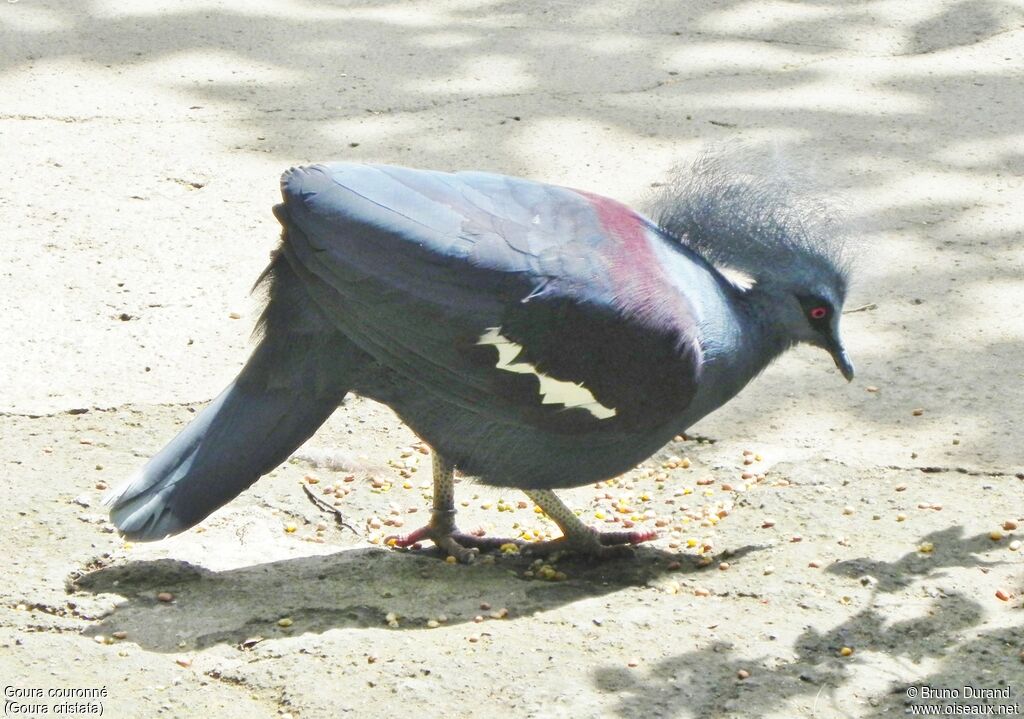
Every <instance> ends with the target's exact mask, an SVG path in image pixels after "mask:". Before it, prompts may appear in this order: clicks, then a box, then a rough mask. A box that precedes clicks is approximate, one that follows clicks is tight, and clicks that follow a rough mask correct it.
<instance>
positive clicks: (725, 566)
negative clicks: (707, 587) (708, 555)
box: [718, 562, 730, 572]
mask: <svg viewBox="0 0 1024 719" xmlns="http://www.w3.org/2000/svg"><path fill="white" fill-rule="evenodd" d="M729 567H730V564H729V563H728V562H721V563H720V564H719V565H718V568H719V569H720V570H722V571H723V572H724V571H726V570H728V569H729Z"/></svg>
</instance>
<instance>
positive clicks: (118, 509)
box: [107, 253, 367, 541]
mask: <svg viewBox="0 0 1024 719" xmlns="http://www.w3.org/2000/svg"><path fill="white" fill-rule="evenodd" d="M264 283H266V285H267V286H268V288H269V292H268V294H269V300H268V302H267V307H266V309H265V310H264V312H263V315H262V316H261V318H260V321H259V324H258V325H257V334H258V335H262V336H261V339H260V341H259V344H258V345H257V347H256V350H255V351H254V352H253V354H252V356H251V357H250V358H249V361H248V362H247V363H246V365H245V367H244V368H243V369H242V371H241V372H240V373H239V374H238V376H237V377H236V378H235V380H234V381H233V382H232V383H231V384H230V385H228V386H227V388H226V389H225V390H224V391H223V392H221V394H220V396H218V397H217V398H216V399H215V400H213V402H211V403H210V404H209V406H207V407H206V408H205V409H204V410H203V411H202V412H200V413H199V415H198V416H197V417H196V418H195V419H194V420H193V421H192V423H191V424H189V425H188V426H187V427H185V429H184V430H182V432H181V433H180V434H179V435H178V436H177V437H175V438H174V439H173V440H172V441H171V443H170V444H168V445H167V446H166V447H164V448H163V449H162V450H161V451H160V452H159V453H158V454H157V455H156V456H155V457H153V458H152V459H151V460H150V461H149V462H148V463H147V464H146V465H145V466H144V467H143V468H142V469H141V470H140V471H139V472H138V473H137V474H135V476H133V477H132V478H131V479H130V480H129V481H128V482H127V483H126V484H125V486H123V487H122V488H120V489H118V490H116V491H115V492H114V493H113V494H112V495H111V496H110V497H109V498H108V500H107V501H108V503H110V504H111V505H112V506H111V511H110V517H111V520H112V521H113V522H114V524H115V525H117V528H118V529H120V530H121V532H123V533H124V534H125V536H127V537H129V538H131V539H137V540H143V541H146V540H155V539H162V538H164V537H166V536H168V535H170V534H176V533H178V532H181V531H184V530H186V529H188V528H189V527H191V526H193V525H195V524H197V523H198V522H200V521H202V520H203V519H205V518H206V517H207V516H208V515H209V514H210V513H211V512H213V511H214V510H216V509H217V508H219V507H221V506H223V505H224V504H226V503H227V502H229V501H230V500H232V499H234V498H235V497H236V496H238V495H239V494H240V493H241V492H242V491H243V490H245V489H246V488H247V487H249V486H250V485H251V484H252V483H253V482H255V481H256V480H257V479H259V478H260V476H262V475H264V474H266V473H267V472H269V471H271V470H272V469H274V468H275V467H276V466H277V465H279V464H280V463H281V462H283V461H284V460H286V459H287V458H288V456H289V455H290V454H291V453H292V452H294V451H295V449H296V448H298V447H299V445H301V444H302V443H303V442H304V441H306V440H307V439H308V438H309V437H310V436H311V435H312V434H313V432H315V431H316V429H317V428H318V427H319V426H320V425H321V424H323V423H324V422H325V421H326V420H327V418H328V417H330V415H331V413H332V412H333V411H334V409H335V408H336V407H337V406H338V404H339V403H340V402H341V400H342V399H343V398H344V396H345V394H346V392H347V391H348V390H349V388H350V387H351V386H352V383H353V381H354V380H355V375H356V373H357V372H358V370H359V368H360V367H361V366H362V365H364V364H365V362H366V361H367V356H366V355H365V354H363V353H362V352H361V351H359V350H358V349H357V348H356V347H355V346H353V345H352V344H351V342H350V341H348V340H347V339H346V338H345V337H344V336H343V335H341V334H339V333H338V332H337V330H336V329H335V328H334V327H333V326H332V325H331V324H330V323H329V322H328V321H327V320H326V319H325V318H324V317H323V315H322V314H321V312H320V310H319V308H317V307H316V306H315V305H314V304H313V301H312V300H311V299H310V297H309V295H308V294H307V293H306V291H305V289H304V288H303V287H302V284H301V283H300V281H299V279H298V278H297V277H296V275H295V273H294V271H293V270H292V269H291V267H290V266H289V265H288V262H287V261H286V259H285V257H284V256H283V254H280V253H278V254H277V256H276V257H275V258H274V260H273V261H272V262H271V264H270V266H269V267H268V268H267V270H266V271H265V272H264V273H263V276H262V277H261V278H260V281H259V282H258V283H257V285H261V284H264Z"/></svg>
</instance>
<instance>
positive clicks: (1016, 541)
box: [1009, 539, 1020, 552]
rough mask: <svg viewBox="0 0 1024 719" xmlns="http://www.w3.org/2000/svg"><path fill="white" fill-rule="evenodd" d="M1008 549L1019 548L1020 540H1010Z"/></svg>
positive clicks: (1013, 550)
mask: <svg viewBox="0 0 1024 719" xmlns="http://www.w3.org/2000/svg"><path fill="white" fill-rule="evenodd" d="M1009 549H1010V551H1011V552H1016V551H1017V550H1018V549H1020V540H1019V539H1015V540H1013V541H1012V542H1010V545H1009Z"/></svg>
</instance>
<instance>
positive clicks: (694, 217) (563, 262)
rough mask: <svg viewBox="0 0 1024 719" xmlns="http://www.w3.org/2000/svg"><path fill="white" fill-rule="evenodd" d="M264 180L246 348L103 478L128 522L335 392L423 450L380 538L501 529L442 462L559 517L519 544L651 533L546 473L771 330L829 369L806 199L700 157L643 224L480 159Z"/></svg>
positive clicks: (834, 291)
mask: <svg viewBox="0 0 1024 719" xmlns="http://www.w3.org/2000/svg"><path fill="white" fill-rule="evenodd" d="M281 189H282V194H283V198H284V201H283V202H282V203H281V204H279V205H277V206H276V207H274V214H275V215H276V216H277V219H278V220H279V221H280V223H281V225H282V226H283V228H284V230H283V232H282V237H281V244H280V247H279V248H278V249H277V250H276V251H275V253H274V256H273V259H272V260H271V262H270V265H269V266H268V267H267V269H266V270H265V271H264V272H263V275H262V276H261V278H260V280H259V281H258V283H257V284H259V285H262V286H264V287H265V289H266V291H267V297H268V300H267V304H266V307H265V309H264V310H263V313H262V315H261V317H260V319H259V322H258V325H257V334H256V336H257V337H258V344H257V346H256V348H255V350H254V352H253V354H252V356H251V357H250V358H249V360H248V362H247V363H246V365H245V366H244V368H243V369H242V371H241V372H240V373H239V375H238V376H237V377H236V378H235V380H234V381H233V382H232V383H231V384H230V385H228V387H227V388H226V389H225V390H224V391H223V392H222V393H221V394H220V395H219V396H218V397H217V398H216V399H214V400H213V401H212V402H211V403H210V405H209V406H207V407H206V408H205V409H204V410H203V411H202V412H201V413H200V414H199V415H198V416H197V417H196V418H195V419H194V420H193V421H192V423H191V424H189V425H188V426H187V427H186V428H185V429H184V430H182V432H181V433H180V434H179V435H178V436H177V437H175V438H174V439H173V440H172V441H171V442H170V444H168V445H167V446H166V447H165V448H164V449H163V450H161V451H160V452H159V453H158V454H157V455H156V456H155V457H153V458H152V459H151V460H150V461H149V463H148V464H146V465H145V466H144V467H143V468H142V469H141V470H140V471H139V472H138V473H137V474H136V475H135V476H134V477H132V478H131V479H130V480H129V481H128V482H127V484H126V485H125V486H124V487H122V488H120V489H119V490H118V491H117V492H115V493H114V494H113V495H111V497H110V502H111V503H112V510H111V517H112V520H113V522H114V524H115V525H116V526H117V527H118V528H119V529H120V530H121V532H123V533H124V535H125V536H127V537H129V538H131V539H138V540H154V539H160V538H162V537H166V536H168V535H171V534H175V533H177V532H181V531H183V530H185V529H188V528H189V527H192V526H193V525H195V524H196V523H198V522H200V521H201V520H203V519H204V518H205V517H206V516H208V515H209V514H210V513H211V512H213V511H214V510H215V509H217V508H218V507H221V506H222V505H224V504H225V503H227V502H228V501H230V500H231V499H233V498H234V497H236V496H237V495H238V494H239V493H240V492H242V491H243V490H244V489H246V488H247V487H249V486H250V485H251V484H252V483H253V482H255V481H256V480H257V479H259V477H260V476H261V475H263V474H266V473H267V472H270V471H271V470H272V469H274V468H275V467H276V466H277V465H278V464H280V463H281V462H283V461H284V460H285V459H287V458H288V456H289V455H290V454H291V453H292V452H293V451H294V450H295V449H296V448H297V447H299V445H300V444H302V443H303V442H304V441H306V440H307V439H308V438H309V437H310V436H311V435H312V434H313V433H314V432H315V431H316V429H317V428H318V427H319V426H320V425H321V424H322V423H323V422H324V421H325V420H326V419H327V418H328V417H329V416H330V415H331V413H332V412H333V411H334V409H335V408H336V407H337V406H338V405H339V404H340V403H341V401H342V399H343V398H344V397H345V395H346V394H347V393H349V392H358V393H359V394H362V395H364V396H366V397H370V398H372V399H375V400H378V401H380V402H383V403H385V404H387V405H389V406H390V407H391V408H392V409H393V410H394V411H395V412H396V413H397V414H398V416H399V417H400V418H401V419H402V420H403V421H404V422H405V423H406V424H407V425H408V426H409V427H410V428H411V429H412V430H413V431H414V432H415V433H416V434H417V435H419V436H420V437H421V438H422V439H423V440H424V441H425V442H426V443H428V444H429V445H430V446H431V447H432V448H433V458H434V463H433V470H434V504H433V513H432V515H431V518H430V521H429V523H428V524H427V525H426V526H424V527H422V528H420V529H418V530H416V531H414V532H412V533H410V534H408V535H406V536H402V537H395V538H392V540H391V543H392V544H397V545H399V546H409V545H411V544H413V543H415V542H417V541H419V540H422V539H430V540H432V541H433V542H434V543H435V544H436V545H438V546H439V547H440V548H442V549H443V550H445V551H447V552H448V553H449V554H450V555H452V556H454V557H456V558H457V559H459V560H460V561H472V560H473V558H474V556H475V555H476V553H477V552H478V551H479V549H481V548H493V547H494V546H496V545H498V544H500V543H502V542H504V541H506V540H501V539H494V538H481V537H475V536H472V535H470V534H468V533H462V532H459V531H458V529H457V528H456V525H455V520H454V515H455V508H454V506H455V505H454V491H453V486H454V485H453V482H454V480H453V470H454V469H455V468H458V469H459V470H461V471H462V472H463V473H465V474H467V475H473V476H475V477H477V478H479V480H480V481H482V482H484V483H486V484H490V485H496V486H500V487H514V488H517V489H521V490H523V491H524V492H525V493H526V494H527V496H529V497H530V498H531V499H532V500H533V501H534V502H535V503H536V504H537V505H538V506H539V507H540V508H541V509H543V511H544V512H546V513H547V514H548V515H549V516H550V517H551V518H552V519H553V520H554V521H555V522H556V523H557V524H558V525H559V527H560V529H561V530H562V532H563V535H564V536H563V537H562V538H561V539H558V540H554V541H552V542H542V543H536V544H535V545H533V546H532V547H531V549H532V551H534V552H537V553H543V552H549V551H554V550H555V549H560V548H564V549H571V550H574V551H579V552H583V553H587V554H591V555H597V556H605V555H608V554H612V553H616V550H622V549H623V548H625V547H628V545H630V544H632V543H637V542H641V541H645V540H647V539H650V538H651V537H652V536H653V533H650V532H598V531H596V530H594V529H592V528H590V527H588V526H587V525H585V524H584V523H583V522H582V521H581V520H580V519H579V518H577V517H576V516H575V514H573V513H572V512H571V511H570V510H569V509H568V508H567V507H566V506H565V505H564V504H563V503H562V502H561V501H560V500H559V499H558V497H556V496H555V494H554V492H553V491H552V490H554V489H557V488H560V487H575V486H579V485H583V484H588V483H593V482H597V481H600V480H605V479H608V478H611V477H615V476H617V475H619V474H622V473H624V472H626V471H628V470H630V469H631V468H633V467H634V466H636V465H637V464H639V463H640V462H642V461H643V460H645V459H647V458H648V457H650V456H651V455H652V454H654V453H655V452H656V451H657V450H658V449H659V448H661V447H662V446H663V445H665V444H666V443H667V442H668V441H670V440H671V439H672V438H673V436H675V435H677V434H679V433H680V432H682V431H683V430H685V429H686V428H688V427H689V426H690V425H692V424H693V423H694V422H696V421H697V420H699V419H700V418H702V417H704V416H705V415H706V414H708V413H709V412H711V411H713V410H715V409H717V408H718V407H721V406H722V405H723V404H724V403H725V402H727V401H728V400H729V399H731V398H732V397H733V396H735V395H736V393H738V392H739V391H740V390H741V389H742V388H743V387H744V386H745V385H746V384H747V383H748V382H749V381H750V380H751V379H752V378H753V377H754V376H756V375H757V374H758V373H759V372H761V371H762V370H763V369H764V368H765V367H766V366H767V365H768V364H769V363H770V362H772V360H774V359H775V358H776V357H778V356H779V355H780V354H781V353H782V352H783V351H785V350H786V349H787V348H789V347H791V346H792V345H794V344H797V343H800V342H806V343H809V344H812V345H816V346H818V347H821V348H824V349H825V350H826V351H828V352H829V353H830V354H831V356H832V358H833V359H834V360H835V363H836V365H837V366H838V368H839V371H840V372H841V373H842V374H843V376H844V377H846V378H847V379H848V380H849V379H852V377H853V366H852V364H851V362H850V360H849V358H848V357H847V354H846V351H845V349H844V348H843V344H842V342H841V340H840V336H839V316H840V311H841V309H842V306H843V300H844V298H845V295H846V287H847V279H848V275H849V262H848V260H847V255H848V252H847V250H846V247H845V244H844V241H843V233H842V232H841V231H839V229H838V225H837V224H836V223H835V222H834V221H833V220H832V219H831V218H832V214H831V213H830V211H829V209H828V207H826V206H825V205H822V204H817V203H815V202H812V201H809V200H808V199H807V197H805V196H804V195H803V194H802V193H800V192H797V191H795V190H794V189H793V187H792V185H791V184H790V183H788V182H787V181H786V180H785V179H778V178H777V177H775V176H773V175H770V174H769V175H764V174H753V173H751V172H750V171H749V170H748V169H747V168H745V167H744V166H743V165H740V164H738V163H735V162H731V161H728V160H726V159H723V157H722V156H720V155H714V154H709V155H705V156H703V157H702V159H700V160H698V161H697V162H696V163H695V164H694V165H693V166H692V167H690V168H689V169H688V170H687V171H685V172H683V173H681V174H680V177H679V178H678V180H677V181H676V182H674V183H672V184H671V185H670V186H669V187H668V189H667V190H666V191H665V192H664V193H663V197H662V198H661V199H660V201H659V202H658V205H657V207H656V209H655V211H654V212H653V213H651V214H652V217H653V219H648V217H646V216H644V215H642V214H639V213H637V212H635V211H633V210H631V209H629V208H628V207H626V206H624V205H622V204H620V203H618V202H616V201H615V200H611V199H608V198H606V197H602V196H599V195H595V194H592V193H590V192H584V191H580V190H574V189H570V188H567V187H559V186H555V185H548V184H541V183H539V182H532V181H529V180H524V179H517V178H513V177H507V176H503V175H496V174H487V173H482V172H457V173H454V174H450V173H446V172H432V171H423V170H413V169H408V168H404V167H393V166H384V165H358V164H349V163H329V164H320V165H311V166H307V167H297V168H293V169H291V170H288V171H287V172H286V173H285V174H284V176H283V177H282V180H281ZM737 271H738V272H737ZM737 275H742V276H744V279H743V281H740V280H738V279H736V277H737Z"/></svg>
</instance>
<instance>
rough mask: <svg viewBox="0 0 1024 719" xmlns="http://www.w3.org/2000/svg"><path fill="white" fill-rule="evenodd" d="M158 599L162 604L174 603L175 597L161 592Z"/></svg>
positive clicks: (157, 596)
mask: <svg viewBox="0 0 1024 719" xmlns="http://www.w3.org/2000/svg"><path fill="white" fill-rule="evenodd" d="M156 598H157V599H158V600H159V601H161V602H173V601H174V595H173V594H171V593H170V592H160V593H159V594H157V595H156Z"/></svg>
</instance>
